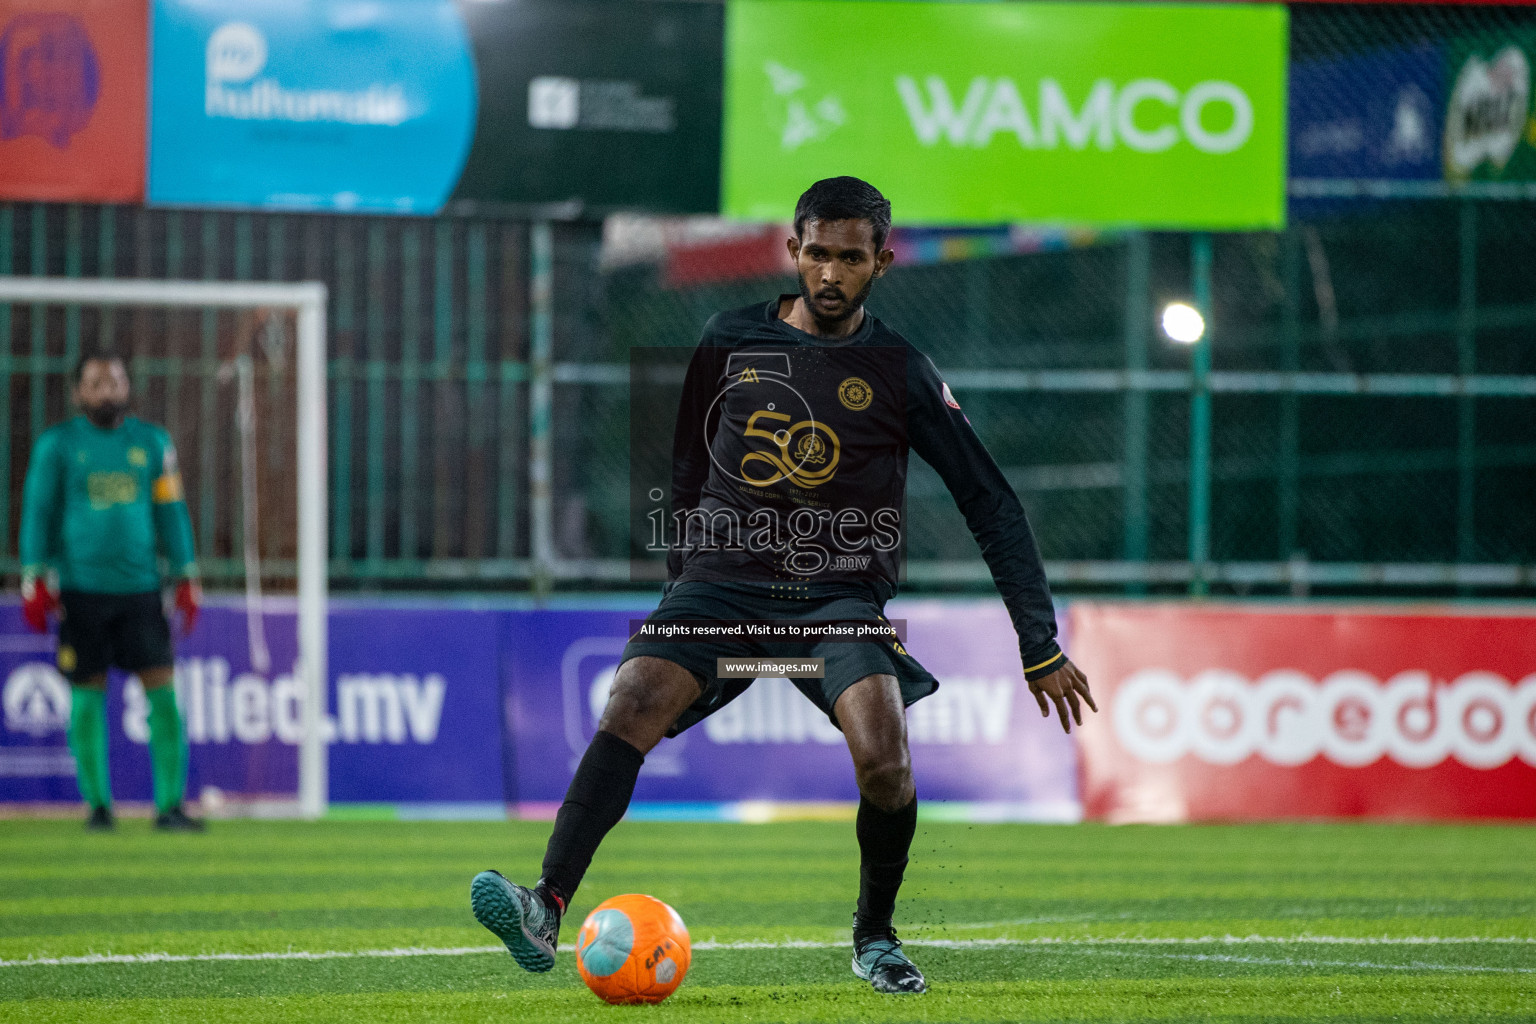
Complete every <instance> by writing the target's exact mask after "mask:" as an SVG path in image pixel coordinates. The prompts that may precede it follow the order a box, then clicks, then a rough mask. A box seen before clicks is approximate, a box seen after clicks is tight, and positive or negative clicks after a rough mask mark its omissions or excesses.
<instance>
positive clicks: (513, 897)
mask: <svg viewBox="0 0 1536 1024" xmlns="http://www.w3.org/2000/svg"><path fill="white" fill-rule="evenodd" d="M469 906H470V909H471V910H473V911H474V912H475V920H476V921H479V922H480V923H481V924H483V925H485V926H486V927H487V928H489V929H490V930H491V931H493V932H495V933H496V937H497V938H499V939H500V940H501V941H502V942H503V943H505V944H506V947H507V952H509V953H511V954H512V959H514V960H516V961H517V964H518V966H519V967H521V968H523V970H525V971H538V972H542V971H547V970H549V969H550V968H551V967H553V966H555V943H556V941H557V940H558V939H559V937H560V912H559V911H558V910H555V909H554V908H552V907H550V906H548V905H547V904H546V903H545V902H544V900H543V899H542V898H541V897H540V895H539V893H537V892H535V891H534V890H532V889H526V888H524V887H523V886H521V885H513V884H512V883H511V882H509V881H507V880H506V879H505V878H503V877H502V876H501V873H500V872H497V871H482V872H480V873H479V874H478V875H476V876H475V880H474V881H473V882H471V883H470V886H469Z"/></svg>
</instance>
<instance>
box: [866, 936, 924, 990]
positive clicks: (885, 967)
mask: <svg viewBox="0 0 1536 1024" xmlns="http://www.w3.org/2000/svg"><path fill="white" fill-rule="evenodd" d="M853 973H854V974H856V975H857V976H858V977H860V978H862V979H864V980H865V981H867V982H869V983H870V985H871V986H873V987H874V990H875V991H876V992H889V993H892V994H895V995H916V994H917V993H919V992H926V991H928V982H926V981H924V980H923V972H922V971H920V970H918V969H917V965H916V964H914V963H913V962H912V961H911V960H908V959H907V954H905V953H903V952H902V951H901V940H900V939H898V938H897V937H896V929H895V928H887V929H886V930H885V932H884V934H880V935H874V936H869V937H866V938H863V939H860V938H857V937H855V938H854V940H853Z"/></svg>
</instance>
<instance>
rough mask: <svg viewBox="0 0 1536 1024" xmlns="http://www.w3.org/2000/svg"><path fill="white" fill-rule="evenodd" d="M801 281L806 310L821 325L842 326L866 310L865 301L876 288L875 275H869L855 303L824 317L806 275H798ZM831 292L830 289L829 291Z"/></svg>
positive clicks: (801, 291)
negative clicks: (841, 324) (818, 309)
mask: <svg viewBox="0 0 1536 1024" xmlns="http://www.w3.org/2000/svg"><path fill="white" fill-rule="evenodd" d="M797 276H798V277H799V279H800V298H801V299H803V300H804V301H805V308H806V309H807V310H808V311H809V312H810V314H811V318H812V319H813V320H815V321H816V322H817V323H819V324H827V325H829V326H830V325H833V324H840V323H842V322H843V321H844V320H847V319H848V318H849V317H851V316H853V315H854V314H855V313H857V312H858V311H859V310H861V309H863V308H864V300H865V299H867V298H869V293H870V291H871V290H872V289H873V288H874V287H875V275H873V274H871V275H869V280H868V281H865V282H864V287H863V288H860V289H859V294H857V295H855V296H854V297H853V301H851V302H849V303H847V304H846V305H844V306H843V311H842V312H841V313H838V314H835V315H833V316H822V315H821V314H820V313H819V312H818V311H817V309H816V303H815V301H814V300H815V293H814V292H812V291H811V289H810V286H809V285H807V284H806V283H805V275H804V274H799V275H797ZM829 290H830V289H829Z"/></svg>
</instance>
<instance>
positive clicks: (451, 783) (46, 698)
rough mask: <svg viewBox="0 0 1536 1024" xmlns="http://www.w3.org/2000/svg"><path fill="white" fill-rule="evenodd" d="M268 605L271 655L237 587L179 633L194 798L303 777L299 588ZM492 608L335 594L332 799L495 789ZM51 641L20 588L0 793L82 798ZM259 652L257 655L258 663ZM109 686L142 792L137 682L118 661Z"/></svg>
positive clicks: (439, 798) (282, 787) (5, 657)
mask: <svg viewBox="0 0 1536 1024" xmlns="http://www.w3.org/2000/svg"><path fill="white" fill-rule="evenodd" d="M267 609H268V614H266V615H265V616H263V618H262V624H263V626H264V629H263V633H264V634H265V635H264V640H265V646H266V650H267V657H266V658H265V659H262V658H261V657H260V655H259V653H258V650H257V649H259V648H260V646H261V644H259V643H257V644H253V643H252V642H251V636H250V633H249V631H248V628H247V627H248V623H247V618H246V614H245V611H244V608H243V607H242V606H241V605H240V604H239V603H238V602H227V603H226V602H219V601H213V602H210V606H209V607H207V608H205V609H204V610H203V614H202V617H201V619H200V620H199V622H198V625H197V629H196V631H195V632H194V633H193V634H192V636H190V637H187V638H186V639H184V640H180V641H179V642H178V644H177V655H176V669H177V671H176V688H177V694H178V697H179V702H180V705H181V709H182V716H183V720H184V722H185V725H186V731H187V739H188V742H189V745H190V751H191V756H190V759H189V766H188V786H187V792H188V795H189V796H191V797H193V798H194V799H196V798H202V797H208V798H211V799H217V798H218V797H219V796H220V795H226V796H228V797H230V798H232V799H237V800H242V801H251V800H258V799H275V800H292V799H293V798H294V796H295V794H296V792H297V790H298V743H299V739H300V736H301V734H302V727H301V718H300V715H301V711H300V709H301V706H302V698H301V694H300V691H299V687H298V685H297V683H296V682H295V679H294V674H293V665H294V660H295V652H296V640H295V636H296V633H295V615H294V611H293V606H292V602H287V601H269V602H268V604H267ZM499 614H500V613H497V612H493V611H472V610H467V609H461V608H455V607H451V606H445V604H444V603H436V604H432V605H409V606H402V605H378V604H354V603H349V602H346V601H336V602H333V604H332V609H331V616H330V638H331V650H330V666H331V692H330V697H329V707H330V709H331V711H330V716H329V720H330V721H329V730H328V731H329V733H330V738H331V747H330V774H331V799H332V800H334V801H338V802H348V801H367V802H384V803H460V804H462V803H492V804H496V805H498V806H499V805H500V804H501V803H502V800H503V781H502V737H501V724H500V720H499V715H498V712H497V709H498V702H499V694H500V686H501V681H500V671H501V670H500V659H499V652H498V650H497V625H498V615H499ZM53 644H54V641H53V638H52V637H44V636H37V635H35V634H33V633H30V632H28V631H27V630H26V627H25V626H24V625H23V623H22V621H21V616H20V613H19V610H18V608H17V606H16V605H15V603H14V602H9V603H6V604H4V605H0V704H3V710H4V715H3V720H0V802H11V801H73V800H76V799H78V791H77V789H76V788H75V780H74V764H73V762H72V760H71V759H70V756H69V751H68V748H67V747H66V745H65V730H66V728H67V727H68V724H69V687H68V685H67V684H66V683H65V682H64V679H63V677H62V676H60V675H59V673H58V671H57V669H55V668H54V665H53ZM259 660H265V661H266V662H267V665H266V667H265V669H264V670H258V669H257V668H256V667H254V665H253V662H256V661H259ZM109 694H110V696H109V700H108V715H109V723H110V727H111V735H110V747H111V765H112V788H113V794H114V796H115V797H116V798H117V799H119V800H130V801H143V800H148V799H150V768H149V752H148V748H147V743H148V738H149V737H148V731H147V729H146V726H145V711H146V707H145V701H144V695H143V690H142V689H141V688H140V687H139V685H138V682H137V680H135V679H132V678H128V679H125V678H123V677H121V676H118V675H114V677H113V680H112V684H111V686H110V689H109Z"/></svg>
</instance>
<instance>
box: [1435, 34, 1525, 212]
mask: <svg viewBox="0 0 1536 1024" xmlns="http://www.w3.org/2000/svg"><path fill="white" fill-rule="evenodd" d="M1447 56H1448V57H1449V61H1450V66H1449V68H1448V71H1449V78H1450V82H1451V83H1452V84H1451V92H1450V97H1449V98H1448V99H1447V101H1446V110H1445V140H1444V145H1443V146H1442V147H1441V149H1442V154H1443V156H1444V159H1445V178H1446V180H1447V181H1450V182H1453V183H1455V184H1461V183H1463V182H1465V181H1468V180H1472V181H1536V108H1533V105H1532V97H1531V65H1532V63H1533V62H1536V30H1533V29H1529V28H1527V29H1524V30H1523V31H1522V30H1509V31H1506V32H1503V33H1500V34H1497V35H1494V34H1489V35H1483V36H1476V37H1472V38H1466V39H1457V40H1454V41H1452V42H1451V43H1450V44H1449V45H1448V46H1447Z"/></svg>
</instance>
